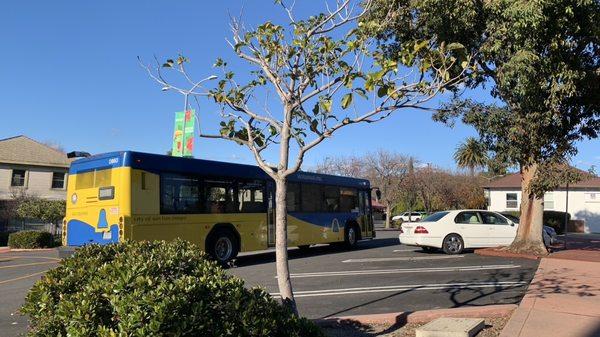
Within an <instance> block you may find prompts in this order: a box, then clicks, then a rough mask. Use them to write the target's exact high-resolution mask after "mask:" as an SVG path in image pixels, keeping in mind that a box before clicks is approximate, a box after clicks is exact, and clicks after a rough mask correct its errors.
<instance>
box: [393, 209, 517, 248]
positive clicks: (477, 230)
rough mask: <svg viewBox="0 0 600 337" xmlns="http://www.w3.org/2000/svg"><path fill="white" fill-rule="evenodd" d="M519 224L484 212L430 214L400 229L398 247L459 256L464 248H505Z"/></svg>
mask: <svg viewBox="0 0 600 337" xmlns="http://www.w3.org/2000/svg"><path fill="white" fill-rule="evenodd" d="M517 228H518V224H517V223H515V222H513V221H511V220H509V219H507V218H506V217H504V216H503V215H501V214H499V213H496V212H491V211H484V210H454V211H443V212H437V213H433V214H431V215H430V216H428V217H426V218H424V219H422V220H421V221H419V222H409V223H404V224H402V225H401V227H400V235H399V239H400V243H401V244H405V245H409V246H419V247H423V249H425V250H430V249H435V248H441V249H443V250H444V252H445V253H446V254H460V253H462V251H463V250H464V249H465V248H484V247H497V246H506V245H509V244H511V243H512V241H513V240H514V238H515V235H516V234H517Z"/></svg>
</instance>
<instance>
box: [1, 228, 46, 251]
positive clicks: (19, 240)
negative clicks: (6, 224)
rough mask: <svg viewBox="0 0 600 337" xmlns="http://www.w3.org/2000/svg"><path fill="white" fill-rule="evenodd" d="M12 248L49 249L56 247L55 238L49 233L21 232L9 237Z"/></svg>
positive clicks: (11, 234)
mask: <svg viewBox="0 0 600 337" xmlns="http://www.w3.org/2000/svg"><path fill="white" fill-rule="evenodd" d="M8 246H9V247H10V248H25V249H33V248H48V247H53V246H54V237H53V236H52V234H50V233H48V232H40V231H20V232H14V233H10V234H9V235H8Z"/></svg>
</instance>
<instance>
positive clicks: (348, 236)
mask: <svg viewBox="0 0 600 337" xmlns="http://www.w3.org/2000/svg"><path fill="white" fill-rule="evenodd" d="M357 243H358V230H357V227H356V226H355V225H349V226H347V227H346V228H345V230H344V244H345V245H346V248H348V249H352V248H355V247H356V244H357Z"/></svg>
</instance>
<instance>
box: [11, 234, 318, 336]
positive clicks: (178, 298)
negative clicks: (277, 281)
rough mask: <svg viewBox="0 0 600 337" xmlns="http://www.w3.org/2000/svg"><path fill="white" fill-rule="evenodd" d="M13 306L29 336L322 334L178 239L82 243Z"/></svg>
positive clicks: (304, 320)
mask: <svg viewBox="0 0 600 337" xmlns="http://www.w3.org/2000/svg"><path fill="white" fill-rule="evenodd" d="M21 312H23V313H25V314H27V315H28V316H29V318H30V330H29V336H86V337H87V336H248V337H250V336H298V337H299V336H323V335H322V333H321V331H320V330H319V329H318V328H317V327H316V326H315V325H314V324H313V323H312V322H310V321H308V320H307V319H305V318H297V317H295V316H294V315H292V314H291V312H290V311H289V310H288V309H287V308H285V307H283V306H281V305H280V304H279V303H278V302H277V301H276V300H275V299H273V298H272V297H271V296H270V295H269V294H267V293H266V292H265V291H263V290H261V289H257V288H253V289H247V288H245V287H244V282H243V281H242V280H241V279H239V278H236V277H233V276H230V275H228V274H227V273H226V272H225V271H224V270H223V269H221V268H220V267H219V266H218V265H217V263H216V262H214V261H211V260H210V259H208V257H207V255H205V254H204V253H203V252H201V251H200V250H199V248H198V247H196V246H194V245H192V244H190V243H188V242H186V241H181V240H177V241H174V242H163V241H155V242H126V243H119V244H110V245H105V246H98V245H89V246H86V247H83V248H81V249H79V250H77V252H76V253H75V254H74V255H73V256H72V257H70V258H68V259H65V260H63V262H62V263H61V265H60V266H59V267H58V268H56V269H53V270H51V271H49V272H48V273H47V274H46V276H45V277H43V278H42V279H41V280H40V281H38V282H37V283H36V284H35V285H34V286H33V288H32V289H31V290H30V291H29V293H28V294H27V297H26V300H25V305H24V306H23V307H22V308H21Z"/></svg>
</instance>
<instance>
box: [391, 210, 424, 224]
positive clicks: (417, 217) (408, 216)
mask: <svg viewBox="0 0 600 337" xmlns="http://www.w3.org/2000/svg"><path fill="white" fill-rule="evenodd" d="M425 216H426V214H425V213H423V212H404V213H402V214H400V215H396V216H394V217H392V221H402V222H407V221H409V222H410V221H421V219H423V218H424V217H425Z"/></svg>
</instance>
